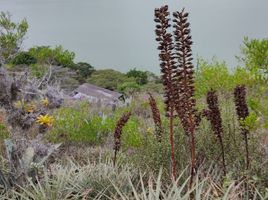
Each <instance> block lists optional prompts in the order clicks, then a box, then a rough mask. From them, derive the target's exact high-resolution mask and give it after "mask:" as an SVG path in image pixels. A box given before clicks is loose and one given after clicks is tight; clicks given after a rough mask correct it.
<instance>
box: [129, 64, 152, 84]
mask: <svg viewBox="0 0 268 200" xmlns="http://www.w3.org/2000/svg"><path fill="white" fill-rule="evenodd" d="M126 75H127V77H133V78H135V80H136V83H138V84H139V85H145V84H146V83H148V76H147V72H144V71H140V70H137V69H136V68H134V69H131V70H129V71H128V72H127V74H126Z"/></svg>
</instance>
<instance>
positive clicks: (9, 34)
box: [0, 12, 28, 64]
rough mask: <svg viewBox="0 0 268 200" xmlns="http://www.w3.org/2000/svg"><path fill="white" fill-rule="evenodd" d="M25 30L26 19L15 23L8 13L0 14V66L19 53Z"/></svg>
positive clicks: (26, 27) (26, 26) (26, 28)
mask: <svg viewBox="0 0 268 200" xmlns="http://www.w3.org/2000/svg"><path fill="white" fill-rule="evenodd" d="M27 30H28V23H27V21H26V19H23V20H22V21H21V22H19V23H15V22H12V21H11V14H10V13H8V12H6V13H5V12H1V13H0V64H5V63H7V62H8V61H9V60H11V59H12V58H13V57H14V56H15V55H16V54H17V53H18V52H19V50H20V49H21V45H22V42H23V40H24V38H25V35H26V33H27Z"/></svg>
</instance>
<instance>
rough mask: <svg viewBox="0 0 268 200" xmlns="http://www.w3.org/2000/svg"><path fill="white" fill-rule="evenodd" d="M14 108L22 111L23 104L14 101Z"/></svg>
mask: <svg viewBox="0 0 268 200" xmlns="http://www.w3.org/2000/svg"><path fill="white" fill-rule="evenodd" d="M14 106H15V108H17V109H22V107H23V102H22V101H16V102H15V103H14Z"/></svg>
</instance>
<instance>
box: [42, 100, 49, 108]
mask: <svg viewBox="0 0 268 200" xmlns="http://www.w3.org/2000/svg"><path fill="white" fill-rule="evenodd" d="M41 102H42V104H43V105H44V106H46V107H47V106H48V105H49V101H48V98H45V99H42V101H41Z"/></svg>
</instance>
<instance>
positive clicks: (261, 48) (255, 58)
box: [239, 37, 268, 79]
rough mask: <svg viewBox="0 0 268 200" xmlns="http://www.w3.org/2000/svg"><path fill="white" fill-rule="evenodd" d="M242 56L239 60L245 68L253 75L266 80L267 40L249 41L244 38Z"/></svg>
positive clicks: (267, 66) (267, 64)
mask: <svg viewBox="0 0 268 200" xmlns="http://www.w3.org/2000/svg"><path fill="white" fill-rule="evenodd" d="M241 53H242V56H241V57H239V59H240V60H241V61H242V62H243V63H244V64H245V66H246V68H247V69H248V70H250V71H252V72H253V73H255V74H256V75H257V76H258V77H259V78H261V79H267V73H268V38H265V39H249V38H248V37H245V38H244V41H243V45H242V46H241Z"/></svg>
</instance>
